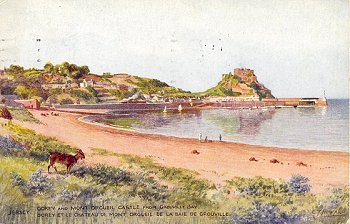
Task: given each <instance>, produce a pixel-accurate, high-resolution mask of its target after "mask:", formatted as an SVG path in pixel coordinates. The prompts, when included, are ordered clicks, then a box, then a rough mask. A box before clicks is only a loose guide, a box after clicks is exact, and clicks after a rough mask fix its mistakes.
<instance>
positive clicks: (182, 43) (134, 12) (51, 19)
mask: <svg viewBox="0 0 350 224" xmlns="http://www.w3.org/2000/svg"><path fill="white" fill-rule="evenodd" d="M121 9H123V10H122V11H123V13H116V12H121ZM0 13H1V15H2V18H4V19H2V20H1V21H0V30H2V33H1V34H0V52H1V55H0V66H7V67H8V66H9V65H10V64H19V65H21V66H24V67H43V65H44V64H45V63H46V62H47V61H51V62H52V63H54V62H59V63H61V62H62V61H65V60H66V61H69V62H71V63H75V64H78V65H84V64H86V65H88V66H89V67H90V70H91V73H96V74H102V73H103V72H112V71H122V72H120V73H127V74H135V75H138V76H142V77H149V78H155V79H159V80H162V81H164V82H166V83H168V84H169V85H171V86H176V87H178V88H181V89H186V90H189V91H191V92H199V91H202V90H203V89H204V90H205V89H208V88H210V87H212V86H214V85H216V83H217V82H218V81H219V80H220V78H221V74H223V73H229V72H230V71H231V72H232V71H233V69H234V68H240V67H246V68H250V69H253V70H254V71H255V74H256V75H257V77H258V81H259V82H260V83H263V84H264V85H265V86H266V87H267V88H269V89H271V90H272V94H273V95H274V96H277V97H306V96H318V97H323V91H324V90H326V94H327V95H328V97H329V98H349V60H348V58H349V52H348V49H349V40H348V38H349V37H348V36H349V31H348V28H349V27H348V19H349V2H348V1H346V0H339V1H333V0H324V1H309V0H301V1H293V0H286V1H279V0H266V1H263V2H262V1H258V0H249V1H246V0H234V1H231V0H222V1H194V0H179V1H176V2H173V1H169V0H165V1H161V0H154V1H152V2H144V1H140V2H137V3H135V2H133V3H131V2H130V1H128V0H117V1H114V0H105V1H99V2H98V1H84V0H75V1H69V0H59V1H55V0H45V1H44V0H27V1H24V2H21V4H17V2H16V1H4V2H2V3H1V7H0Z"/></svg>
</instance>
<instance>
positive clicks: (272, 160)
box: [270, 159, 280, 163]
mask: <svg viewBox="0 0 350 224" xmlns="http://www.w3.org/2000/svg"><path fill="white" fill-rule="evenodd" d="M270 163H280V161H278V160H277V159H271V160H270Z"/></svg>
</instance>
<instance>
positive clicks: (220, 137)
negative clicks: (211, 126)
mask: <svg viewBox="0 0 350 224" xmlns="http://www.w3.org/2000/svg"><path fill="white" fill-rule="evenodd" d="M221 139H222V136H221V134H220V135H219V141H220V142H221Z"/></svg>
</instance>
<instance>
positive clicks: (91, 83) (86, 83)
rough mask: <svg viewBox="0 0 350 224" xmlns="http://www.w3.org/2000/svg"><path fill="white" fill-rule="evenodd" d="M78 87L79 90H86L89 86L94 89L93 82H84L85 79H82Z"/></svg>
mask: <svg viewBox="0 0 350 224" xmlns="http://www.w3.org/2000/svg"><path fill="white" fill-rule="evenodd" d="M79 85H80V88H87V87H89V86H91V87H94V81H92V79H90V80H89V81H86V79H84V80H83V82H81V83H80V84H79Z"/></svg>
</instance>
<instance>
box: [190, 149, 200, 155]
mask: <svg viewBox="0 0 350 224" xmlns="http://www.w3.org/2000/svg"><path fill="white" fill-rule="evenodd" d="M191 154H195V155H199V152H198V151H197V150H192V151H191Z"/></svg>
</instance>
